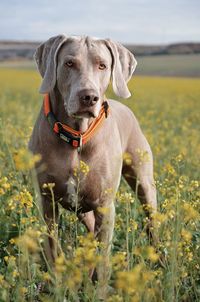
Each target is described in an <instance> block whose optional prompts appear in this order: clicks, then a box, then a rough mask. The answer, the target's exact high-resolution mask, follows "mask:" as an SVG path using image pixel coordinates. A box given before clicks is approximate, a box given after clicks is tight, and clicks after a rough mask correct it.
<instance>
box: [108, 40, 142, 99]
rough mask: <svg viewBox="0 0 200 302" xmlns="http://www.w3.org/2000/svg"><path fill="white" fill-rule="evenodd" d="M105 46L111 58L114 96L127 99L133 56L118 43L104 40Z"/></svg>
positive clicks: (133, 62) (133, 68)
mask: <svg viewBox="0 0 200 302" xmlns="http://www.w3.org/2000/svg"><path fill="white" fill-rule="evenodd" d="M105 44H106V46H107V48H108V49H109V51H110V53H111V56H112V85H113V90H114V92H115V94H116V95H117V96H119V97H122V98H125V99H126V98H128V97H130V96H131V93H130V91H129V89H128V87H127V82H128V81H129V80H130V78H131V76H132V74H133V72H134V70H135V68H136V66H137V61H136V59H135V57H134V55H133V54H132V53H131V52H130V51H129V50H128V49H127V48H125V47H124V46H123V45H121V44H120V43H116V42H113V41H111V40H109V39H107V40H105Z"/></svg>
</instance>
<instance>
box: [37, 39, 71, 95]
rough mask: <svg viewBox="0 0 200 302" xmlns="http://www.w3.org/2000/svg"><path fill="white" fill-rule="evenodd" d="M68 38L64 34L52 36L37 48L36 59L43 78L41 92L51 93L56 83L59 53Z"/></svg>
mask: <svg viewBox="0 0 200 302" xmlns="http://www.w3.org/2000/svg"><path fill="white" fill-rule="evenodd" d="M66 40H67V37H66V36H64V35H59V36H56V37H52V38H50V39H49V40H47V41H46V42H44V43H43V44H41V45H40V46H39V47H38V48H37V49H36V52H35V54H34V59H35V61H36V63H37V67H38V70H39V72H40V74H41V76H42V78H43V81H42V85H41V87H40V93H49V92H50V91H51V90H52V89H53V88H54V86H55V84H56V67H57V54H58V51H59V49H60V48H61V46H62V45H63V43H64V42H65V41H66Z"/></svg>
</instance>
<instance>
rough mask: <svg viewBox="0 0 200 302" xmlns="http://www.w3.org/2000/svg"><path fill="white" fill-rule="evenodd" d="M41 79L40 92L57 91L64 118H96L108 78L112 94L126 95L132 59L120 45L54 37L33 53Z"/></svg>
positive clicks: (105, 41) (86, 39) (133, 67)
mask: <svg viewBox="0 0 200 302" xmlns="http://www.w3.org/2000/svg"><path fill="white" fill-rule="evenodd" d="M35 59H36V62H37V65H38V69H39V71H40V73H41V75H42V77H43V82H42V85H41V88H40V92H41V93H49V92H50V91H51V90H53V89H54V88H55V86H56V85H57V88H58V90H59V92H60V94H61V95H62V98H63V100H64V107H65V110H66V113H67V115H68V116H75V117H91V116H92V117H97V116H98V114H99V111H100V108H101V104H102V102H103V98H104V93H105V91H106V89H107V87H108V85H109V82H110V79H111V78H112V84H113V89H114V92H115V93H116V94H117V95H118V96H120V97H123V98H127V97H129V96H130V92H129V90H128V87H127V84H126V83H127V82H128V80H129V79H130V78H131V76H132V73H133V71H134V70H135V67H136V64H137V63H136V60H135V58H134V56H133V55H132V53H130V52H129V51H128V50H127V49H126V48H125V47H123V46H122V45H121V44H118V43H114V42H112V41H110V40H100V39H93V38H89V37H66V36H63V35H62V36H57V37H53V38H51V39H49V40H48V41H47V42H45V43H43V44H42V45H40V46H39V47H38V49H37V50H36V54H35Z"/></svg>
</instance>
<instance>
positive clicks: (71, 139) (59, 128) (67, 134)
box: [44, 94, 110, 148]
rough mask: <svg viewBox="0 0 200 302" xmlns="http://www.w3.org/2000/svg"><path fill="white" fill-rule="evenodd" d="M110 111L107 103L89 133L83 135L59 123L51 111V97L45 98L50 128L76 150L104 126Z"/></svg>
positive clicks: (90, 127) (91, 125) (46, 95)
mask: <svg viewBox="0 0 200 302" xmlns="http://www.w3.org/2000/svg"><path fill="white" fill-rule="evenodd" d="M109 111H110V110H109V106H108V103H107V102H106V101H105V102H104V103H103V105H102V107H101V110H100V113H99V116H98V117H97V118H96V119H95V120H94V121H93V122H92V123H91V124H90V126H89V128H88V130H87V131H85V132H84V133H81V132H80V131H76V130H74V129H73V128H71V127H69V126H67V125H65V124H62V123H61V122H59V121H58V120H57V119H56V117H55V115H54V114H53V112H52V111H51V104H50V98H49V95H48V94H45V96H44V114H45V115H46V117H47V120H48V122H49V124H50V126H51V127H52V129H53V131H54V132H55V133H56V134H57V135H59V137H60V138H62V139H63V140H64V141H66V142H67V143H69V144H70V145H72V146H73V147H75V148H81V147H82V145H85V144H86V143H87V142H88V141H89V140H90V139H91V138H92V136H93V135H94V134H95V133H96V131H97V130H98V129H99V128H100V126H101V125H102V123H103V121H104V120H105V118H107V114H108V113H109Z"/></svg>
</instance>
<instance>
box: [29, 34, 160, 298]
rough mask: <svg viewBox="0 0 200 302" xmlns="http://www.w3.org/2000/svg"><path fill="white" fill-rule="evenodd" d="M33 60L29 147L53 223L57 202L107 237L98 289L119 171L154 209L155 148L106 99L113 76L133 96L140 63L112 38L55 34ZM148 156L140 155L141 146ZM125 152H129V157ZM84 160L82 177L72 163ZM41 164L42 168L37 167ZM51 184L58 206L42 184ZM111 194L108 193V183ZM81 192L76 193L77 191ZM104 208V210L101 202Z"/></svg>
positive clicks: (103, 270)
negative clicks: (37, 96)
mask: <svg viewBox="0 0 200 302" xmlns="http://www.w3.org/2000/svg"><path fill="white" fill-rule="evenodd" d="M35 60H36V63H37V67H38V70H39V73H40V75H41V76H42V84H41V87H40V93H41V94H44V95H45V98H44V104H43V105H42V108H41V110H40V113H39V116H38V118H37V120H36V123H35V126H34V129H33V133H32V136H31V138H30V142H29V148H30V150H31V151H32V153H34V154H40V155H41V161H40V163H38V164H37V165H36V171H37V178H38V182H39V186H40V190H41V193H42V206H43V214H44V218H45V220H46V223H47V225H48V228H49V230H51V227H52V224H53V220H54V219H55V220H56V221H57V219H58V203H60V204H61V205H62V206H63V207H64V208H66V209H68V210H73V211H75V212H76V214H77V215H78V217H79V219H80V220H81V221H82V222H83V223H84V224H85V226H86V227H87V229H88V231H89V232H92V233H94V235H95V236H96V238H97V239H98V240H99V241H100V242H102V243H103V246H104V249H103V256H104V257H103V259H104V265H101V267H99V268H97V276H98V280H99V283H100V284H101V285H100V292H101V293H105V292H106V282H105V280H107V279H108V278H109V269H108V267H109V253H110V249H111V242H112V236H113V229H114V219H115V205H114V200H115V195H116V192H117V190H118V187H119V183H120V179H121V175H123V176H124V178H125V179H126V181H127V182H128V184H129V185H130V187H131V188H132V189H133V190H134V191H135V190H136V188H137V194H138V197H139V199H140V201H141V202H142V204H144V205H147V208H148V209H151V210H149V212H151V211H153V212H154V211H156V207H157V201H156V188H155V184H154V179H153V158H152V152H151V148H150V146H149V144H148V142H147V140H146V138H145V136H144V135H143V133H142V131H141V128H140V126H139V124H138V122H137V120H136V118H135V116H134V114H133V112H132V111H131V110H130V109H129V108H128V107H126V106H125V105H123V104H121V103H120V102H117V101H115V100H110V99H109V100H107V99H106V98H105V92H106V90H107V88H108V85H109V83H110V81H111V82H112V87H113V91H114V93H115V94H116V95H117V96H119V97H121V98H128V97H130V95H131V94H130V91H129V89H128V86H127V82H128V81H129V80H130V79H131V77H132V74H133V72H134V70H135V68H136V65H137V62H136V59H135V57H134V55H133V54H132V53H131V52H130V51H129V50H128V49H126V48H125V47H124V46H122V45H121V44H119V43H116V42H114V41H112V40H110V39H96V38H91V37H88V36H72V37H67V36H65V35H58V36H55V37H52V38H50V39H49V40H48V41H46V42H44V43H43V44H41V45H40V46H39V47H38V48H37V49H36V52H35ZM138 150H142V152H146V154H147V155H148V160H146V161H144V162H141V156H140V152H138ZM124 154H126V155H128V160H127V158H126V156H124ZM80 161H82V162H84V163H85V164H86V165H87V166H88V167H89V172H88V173H87V175H85V177H83V179H82V180H81V182H80V183H79V188H78V194H76V193H77V185H78V183H77V178H76V177H75V175H74V170H75V169H77V166H78V165H79V163H80ZM41 163H42V164H43V166H44V165H45V167H46V168H45V169H43V170H42V169H40V167H41ZM47 183H54V184H55V186H54V187H53V193H54V199H55V205H52V201H51V198H50V197H49V194H48V193H47V190H46V193H45V194H43V193H44V192H45V188H44V186H43V184H47ZM108 189H110V190H109V194H106V193H105V192H106V190H108ZM77 195H78V197H77ZM101 207H105V208H106V209H107V211H106V213H105V214H102V213H100V212H99V210H98V209H99V208H101ZM54 245H55V244H54V242H53V241H52V239H51V238H50V237H49V238H48V239H47V242H46V246H45V253H46V255H47V258H48V261H49V262H52V263H53V262H54V260H55V257H56V252H55V251H56V248H55V246H54Z"/></svg>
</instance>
